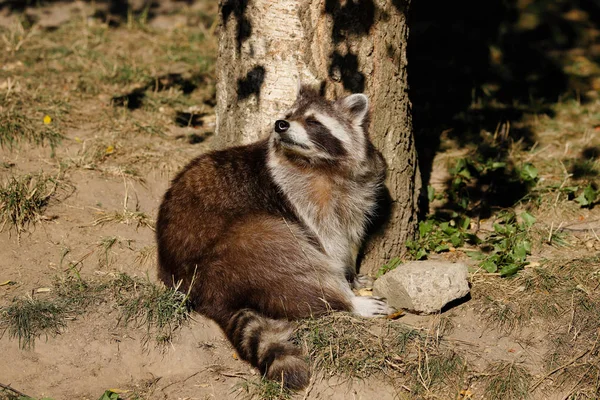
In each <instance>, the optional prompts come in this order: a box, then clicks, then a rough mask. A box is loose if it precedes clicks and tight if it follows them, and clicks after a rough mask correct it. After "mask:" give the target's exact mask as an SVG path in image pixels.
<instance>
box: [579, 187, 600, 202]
mask: <svg viewBox="0 0 600 400" xmlns="http://www.w3.org/2000/svg"><path fill="white" fill-rule="evenodd" d="M597 196H598V192H597V191H596V190H595V189H594V187H593V186H592V185H591V184H590V185H587V186H586V188H585V189H583V193H581V194H580V195H579V196H577V197H576V198H575V201H576V202H578V203H579V205H580V206H581V207H590V206H591V205H592V204H594V202H595V201H596V197H597Z"/></svg>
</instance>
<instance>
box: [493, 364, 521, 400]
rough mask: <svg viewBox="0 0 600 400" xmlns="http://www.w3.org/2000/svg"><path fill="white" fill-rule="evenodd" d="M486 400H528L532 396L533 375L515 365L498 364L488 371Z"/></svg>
mask: <svg viewBox="0 0 600 400" xmlns="http://www.w3.org/2000/svg"><path fill="white" fill-rule="evenodd" d="M486 375H487V376H486V379H485V382H486V387H485V398H486V399H489V400H504V399H513V400H521V399H527V398H529V396H530V392H529V389H530V386H531V379H532V378H531V374H530V373H529V371H528V370H527V368H525V367H523V366H520V365H517V364H515V363H506V362H498V363H495V364H492V365H490V366H489V367H488V369H487V370H486Z"/></svg>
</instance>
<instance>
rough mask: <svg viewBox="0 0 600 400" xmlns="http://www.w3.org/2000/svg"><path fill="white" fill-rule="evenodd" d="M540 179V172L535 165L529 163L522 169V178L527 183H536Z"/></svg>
mask: <svg viewBox="0 0 600 400" xmlns="http://www.w3.org/2000/svg"><path fill="white" fill-rule="evenodd" d="M537 177H538V170H537V168H536V167H534V166H533V164H530V163H527V164H525V165H523V168H521V178H522V179H523V180H524V181H526V182H532V181H535V180H536V179H537Z"/></svg>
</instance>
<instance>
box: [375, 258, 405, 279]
mask: <svg viewBox="0 0 600 400" xmlns="http://www.w3.org/2000/svg"><path fill="white" fill-rule="evenodd" d="M400 264H402V260H401V259H400V257H394V258H392V259H391V260H390V261H389V262H388V263H387V264H385V265H382V266H381V267H380V268H379V270H378V271H377V276H376V277H377V278H379V277H380V276H382V275H383V274H386V273H388V272H390V271H392V270H394V269H396V267H397V266H398V265H400Z"/></svg>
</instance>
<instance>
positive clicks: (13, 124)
mask: <svg viewBox="0 0 600 400" xmlns="http://www.w3.org/2000/svg"><path fill="white" fill-rule="evenodd" d="M46 121H48V120H46ZM62 139H63V136H62V135H61V134H60V133H59V132H58V131H57V130H56V129H55V128H54V127H53V125H52V124H51V123H50V122H48V123H43V124H39V123H38V124H36V123H35V122H34V121H33V120H32V119H31V118H29V117H27V116H25V115H24V114H21V113H18V112H11V113H9V112H0V147H8V148H9V149H12V148H13V147H14V146H16V145H18V144H19V143H21V142H29V143H34V144H36V145H41V146H44V145H46V144H48V145H50V148H51V149H52V152H53V154H54V149H55V148H56V146H57V145H58V144H59V143H60V141H61V140H62Z"/></svg>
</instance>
